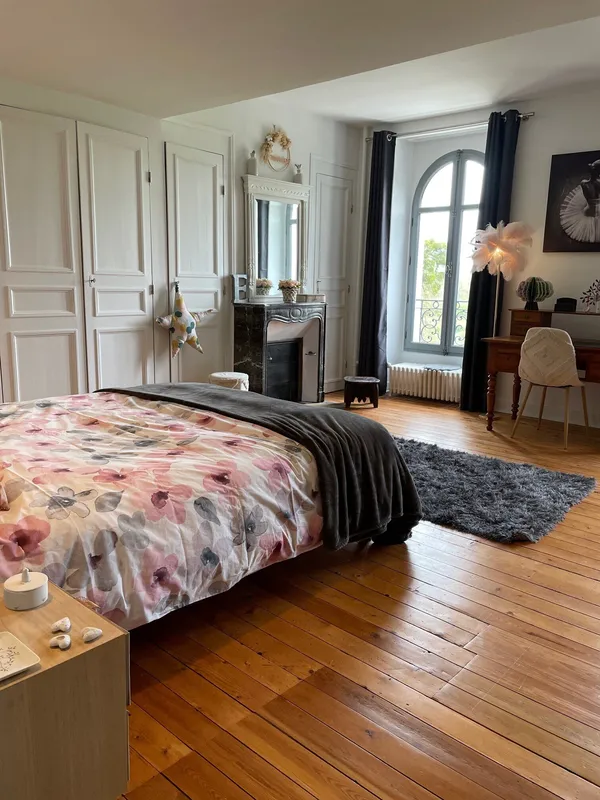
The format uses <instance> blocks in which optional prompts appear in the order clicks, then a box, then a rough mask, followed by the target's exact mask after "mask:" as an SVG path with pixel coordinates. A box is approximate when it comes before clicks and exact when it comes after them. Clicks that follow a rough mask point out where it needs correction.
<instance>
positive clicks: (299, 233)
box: [244, 175, 310, 302]
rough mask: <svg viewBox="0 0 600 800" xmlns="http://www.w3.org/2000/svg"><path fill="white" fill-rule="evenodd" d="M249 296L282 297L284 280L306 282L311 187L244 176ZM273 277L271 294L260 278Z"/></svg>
mask: <svg viewBox="0 0 600 800" xmlns="http://www.w3.org/2000/svg"><path fill="white" fill-rule="evenodd" d="M244 189H245V193H246V268H247V272H248V290H249V299H250V300H251V301H252V300H254V301H260V302H264V301H265V300H267V301H268V300H274V301H280V300H281V292H280V291H279V289H278V283H279V281H280V280H286V279H287V280H297V281H300V282H301V283H303V284H304V283H305V282H306V261H307V240H308V231H307V224H308V200H309V196H310V187H309V186H303V185H301V184H295V183H288V182H286V181H279V180H275V179H273V178H260V177H257V176H254V175H246V176H245V177H244ZM260 279H266V280H269V281H270V282H271V283H272V288H271V290H270V291H269V294H268V295H265V294H264V290H263V291H262V292H261V293H260V294H258V293H257V290H256V281H257V280H260Z"/></svg>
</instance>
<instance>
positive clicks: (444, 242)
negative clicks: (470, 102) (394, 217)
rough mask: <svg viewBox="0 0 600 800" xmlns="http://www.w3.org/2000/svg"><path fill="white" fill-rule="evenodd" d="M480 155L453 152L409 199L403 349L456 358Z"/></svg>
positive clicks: (466, 293) (461, 330)
mask: <svg viewBox="0 0 600 800" xmlns="http://www.w3.org/2000/svg"><path fill="white" fill-rule="evenodd" d="M482 183H483V153H480V152H478V151H477V150H455V151H454V152H452V153H447V154H446V155H445V156H442V157H441V158H438V159H437V161H434V163H433V164H432V165H431V166H430V167H429V169H428V170H427V171H426V172H425V173H424V175H423V176H422V178H421V180H420V181H419V185H418V186H417V191H416V192H415V198H414V201H413V212H412V222H411V234H410V261H409V277H408V297H407V314H406V328H405V337H404V346H405V349H406V350H420V351H425V352H429V353H440V354H443V355H448V354H451V355H460V354H462V351H463V346H464V341H465V323H466V319H467V303H468V300H469V286H470V284H471V268H472V262H471V259H470V255H471V253H472V252H473V248H472V246H471V241H472V239H473V236H474V234H475V231H476V230H477V217H478V214H479V200H480V197H481V186H482Z"/></svg>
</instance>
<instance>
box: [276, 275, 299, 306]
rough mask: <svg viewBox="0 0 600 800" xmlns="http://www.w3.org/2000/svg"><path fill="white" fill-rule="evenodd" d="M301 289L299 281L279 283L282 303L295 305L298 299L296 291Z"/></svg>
mask: <svg viewBox="0 0 600 800" xmlns="http://www.w3.org/2000/svg"><path fill="white" fill-rule="evenodd" d="M301 287H302V284H301V283H300V281H290V280H285V281H279V289H280V290H281V294H282V295H283V302H284V303H295V302H296V298H297V297H298V291H299V289H300V288H301Z"/></svg>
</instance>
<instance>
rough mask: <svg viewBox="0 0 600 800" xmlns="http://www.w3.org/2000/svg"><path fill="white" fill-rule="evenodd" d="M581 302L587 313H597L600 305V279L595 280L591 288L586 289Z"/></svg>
mask: <svg viewBox="0 0 600 800" xmlns="http://www.w3.org/2000/svg"><path fill="white" fill-rule="evenodd" d="M580 300H581V302H582V303H583V305H584V306H585V307H586V309H587V311H590V312H591V311H597V306H598V303H600V279H597V280H595V281H594V282H593V283H592V285H591V286H590V288H589V289H586V291H585V292H584V293H583V294H582V295H581V297H580Z"/></svg>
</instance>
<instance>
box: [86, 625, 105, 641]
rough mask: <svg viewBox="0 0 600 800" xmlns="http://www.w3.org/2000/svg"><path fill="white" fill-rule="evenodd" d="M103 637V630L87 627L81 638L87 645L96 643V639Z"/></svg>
mask: <svg viewBox="0 0 600 800" xmlns="http://www.w3.org/2000/svg"><path fill="white" fill-rule="evenodd" d="M101 636H102V629H101V628H92V627H87V628H84V629H83V630H82V631H81V638H82V639H83V641H84V642H85V643H86V644H89V643H90V642H95V641H96V639H99V638H100V637H101Z"/></svg>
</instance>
